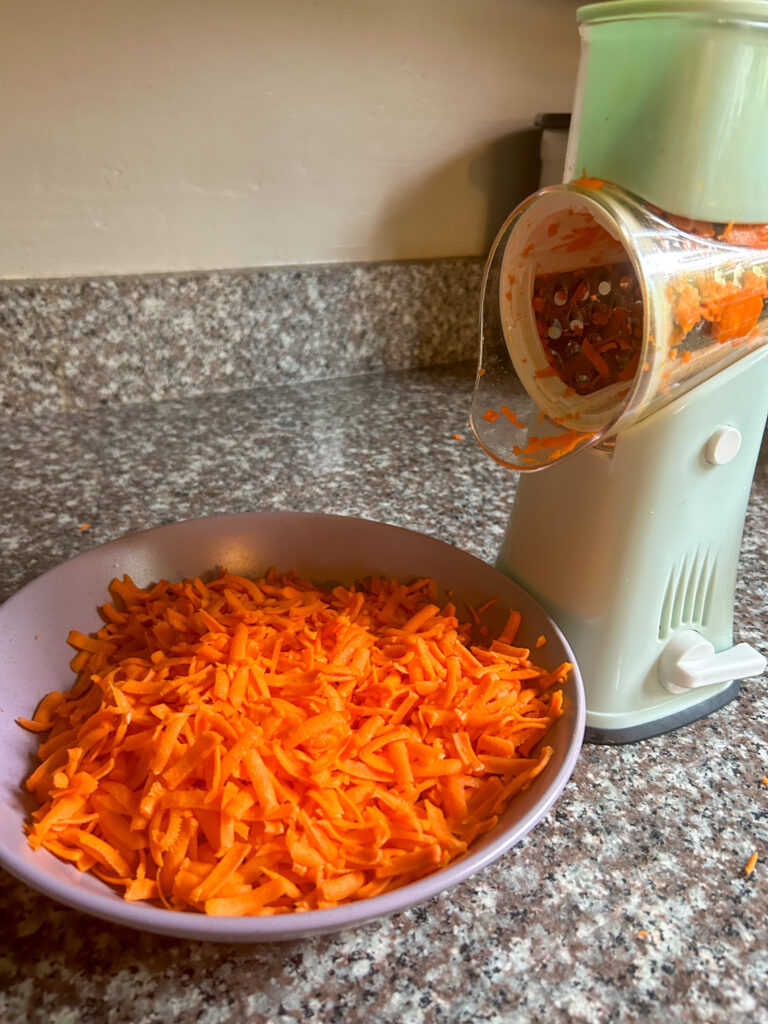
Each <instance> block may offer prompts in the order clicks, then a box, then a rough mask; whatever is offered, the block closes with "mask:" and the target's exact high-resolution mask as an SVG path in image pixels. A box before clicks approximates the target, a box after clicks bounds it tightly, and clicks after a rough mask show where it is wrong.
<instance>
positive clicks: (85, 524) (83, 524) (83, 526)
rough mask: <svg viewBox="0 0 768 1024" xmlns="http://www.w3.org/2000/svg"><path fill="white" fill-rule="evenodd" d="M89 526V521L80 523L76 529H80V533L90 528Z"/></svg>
mask: <svg viewBox="0 0 768 1024" xmlns="http://www.w3.org/2000/svg"><path fill="white" fill-rule="evenodd" d="M90 528H91V524H90V523H80V525H79V526H78V530H79V531H80V533H85V531H86V530H90Z"/></svg>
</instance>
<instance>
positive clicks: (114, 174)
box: [0, 0, 578, 278]
mask: <svg viewBox="0 0 768 1024" xmlns="http://www.w3.org/2000/svg"><path fill="white" fill-rule="evenodd" d="M575 9H576V2H575V0H0V278H16V277H46V276H61V275H77V274H99V273H132V272H144V271H158V270H159V271H163V270H187V269H209V268H219V267H221V268H223V267H243V266H259V265H270V264H286V263H304V262H333V261H350V260H379V259H401V258H414V257H435V256H458V255H468V254H479V253H480V252H482V251H484V250H485V248H486V246H487V243H488V237H489V233H490V232H491V230H492V228H493V227H495V226H496V224H497V222H498V219H499V218H500V217H501V216H502V215H503V212H504V210H505V208H506V205H507V204H508V203H510V202H514V201H516V199H517V198H518V193H519V192H520V190H521V189H525V188H527V186H528V184H529V182H530V178H531V168H532V154H533V148H534V146H533V144H532V141H531V136H530V135H528V136H526V135H525V134H522V135H519V134H516V133H518V132H519V131H520V129H523V128H525V127H526V126H527V125H529V124H530V122H531V118H532V116H533V115H534V114H535V113H536V112H537V111H539V110H560V109H570V101H571V93H572V89H573V82H574V78H575V70H576V61H577V56H578V36H577V32H576V27H575Z"/></svg>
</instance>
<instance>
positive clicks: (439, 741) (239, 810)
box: [20, 571, 571, 915]
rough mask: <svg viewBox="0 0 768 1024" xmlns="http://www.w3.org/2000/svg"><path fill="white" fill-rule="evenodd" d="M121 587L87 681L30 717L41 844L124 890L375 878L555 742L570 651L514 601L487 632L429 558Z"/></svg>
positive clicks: (436, 839) (523, 771)
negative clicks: (526, 623) (336, 574)
mask: <svg viewBox="0 0 768 1024" xmlns="http://www.w3.org/2000/svg"><path fill="white" fill-rule="evenodd" d="M110 591H111V595H112V599H113V600H112V603H107V604H105V605H103V606H102V608H101V609H100V612H101V616H102V618H103V620H104V625H103V626H102V627H101V629H100V630H99V631H98V633H96V634H95V635H91V636H87V635H85V634H83V633H81V632H79V631H77V630H73V631H72V632H71V633H70V635H69V643H70V644H71V645H72V646H73V647H74V648H75V649H76V650H77V654H76V655H75V657H74V659H73V661H72V667H73V669H74V670H75V671H76V672H77V679H76V681H75V684H74V686H73V687H72V689H71V690H70V691H69V692H68V693H59V692H54V693H50V694H48V695H47V696H46V697H45V698H44V699H43V701H42V702H41V703H40V705H39V706H38V708H37V711H36V713H35V715H34V716H33V718H32V719H31V720H29V721H27V720H20V724H22V725H24V726H25V727H27V728H31V729H32V730H34V731H38V732H47V733H48V736H47V738H45V739H44V740H43V742H42V743H41V744H40V747H39V751H38V754H39V759H40V763H39V765H38V767H37V768H36V769H35V770H34V771H33V772H32V774H31V775H30V776H29V778H28V779H27V788H28V789H29V790H30V791H31V792H32V793H33V794H34V795H35V797H36V798H37V799H38V801H39V803H40V806H39V808H38V809H37V810H36V811H34V812H33V814H32V816H31V821H30V823H29V825H28V838H29V843H30V845H31V846H32V847H33V848H35V849H38V848H40V847H44V848H45V849H47V850H49V851H50V852H51V853H53V854H55V855H56V856H57V857H60V858H61V859H63V860H65V861H68V862H71V863H73V864H74V865H75V866H76V867H77V868H79V869H80V870H81V871H91V872H93V873H94V874H95V875H97V876H98V877H99V878H101V879H102V880H103V881H105V882H107V883H109V884H110V885H113V886H115V887H117V888H118V889H119V890H120V891H121V892H122V893H123V894H124V896H125V898H126V899H128V900H151V901H156V902H160V903H162V904H163V905H165V906H166V907H169V908H172V909H177V910H195V911H200V912H204V913H207V914H216V915H252V914H284V913H289V912H292V911H306V910H312V909H318V908H324V907H332V906H335V905H336V904H338V903H341V902H345V901H349V900H358V899H364V898H366V897H372V896H376V895H378V894H380V893H383V892H385V891H387V890H389V889H392V888H395V887H398V886H401V885H405V884H407V883H409V882H412V881H415V880H416V879H418V878H420V877H422V876H423V875H425V874H428V873H430V872H433V871H435V870H437V869H439V868H441V867H443V866H444V865H445V864H447V863H448V862H449V861H450V860H452V859H453V858H455V857H457V856H460V855H461V854H462V853H463V852H464V851H465V850H466V849H467V847H468V846H469V844H470V843H472V842H473V840H474V839H476V838H477V837H478V836H480V835H482V834H483V833H485V832H487V831H488V830H489V829H491V828H493V827H494V825H495V824H496V823H497V821H498V820H499V816H500V815H501V814H502V813H503V811H504V809H505V807H506V806H507V805H508V803H509V801H510V800H511V799H512V798H513V797H514V795H515V794H516V793H519V792H521V791H522V790H524V789H526V788H527V787H528V785H530V783H531V781H532V780H533V779H534V778H535V777H536V776H537V775H538V774H539V773H540V772H541V771H542V770H543V769H544V767H545V766H546V764H547V762H548V761H549V759H550V757H551V756H552V753H553V751H552V748H551V747H548V746H544V747H543V748H540V747H537V744H538V742H539V740H541V738H542V737H543V736H545V734H546V733H547V730H548V729H549V727H550V725H551V724H552V722H553V721H554V720H555V719H556V718H557V717H558V716H559V715H560V714H561V713H562V701H563V698H562V692H561V691H560V690H558V689H554V690H553V689H552V688H553V687H555V686H557V685H558V684H560V683H562V682H564V681H565V679H566V678H567V676H568V673H569V671H570V668H571V666H570V665H569V664H567V663H565V664H563V665H561V666H559V667H558V668H557V669H555V670H554V671H551V672H546V671H544V670H543V669H541V668H539V667H537V666H536V665H534V664H533V663H532V662H531V661H530V658H529V655H530V651H529V650H527V649H526V648H523V647H517V646H513V641H514V640H515V637H516V634H517V630H518V627H519V625H520V616H519V614H518V613H517V612H515V611H512V612H511V613H510V615H509V618H508V620H507V623H506V625H505V627H504V630H503V631H502V634H501V636H500V638H499V639H498V640H495V641H493V642H491V643H490V645H488V646H486V647H480V646H476V645H474V644H473V643H472V642H471V639H470V633H471V627H470V626H469V625H461V624H460V623H459V620H458V618H457V615H456V609H455V607H454V606H453V605H452V604H450V603H449V604H446V605H445V606H444V607H442V608H440V607H439V606H438V605H437V604H436V603H435V601H436V597H437V591H436V587H435V584H434V583H433V582H432V581H431V580H427V579H422V580H417V581H416V582H414V583H411V584H402V583H399V582H398V581H397V580H383V579H377V578H373V579H369V580H366V581H363V582H360V583H356V584H353V585H352V586H350V587H343V586H335V587H332V588H330V589H325V590H324V589H322V588H318V587H316V586H314V585H313V584H312V583H309V582H308V581H306V580H303V579H301V578H299V577H298V576H296V575H295V574H292V573H288V574H284V575H276V574H275V573H274V572H272V571H270V572H269V573H268V574H267V575H266V576H265V577H263V578H261V579H258V580H251V579H247V578H245V577H242V576H236V575H232V574H230V573H228V572H226V571H222V572H221V573H220V574H219V575H218V577H217V578H216V579H214V580H212V581H211V582H208V583H205V582H203V581H202V580H201V579H199V578H195V579H188V580H184V581H183V582H180V583H169V582H168V581H161V582H159V583H157V584H155V585H154V586H152V587H149V588H147V589H140V588H139V587H137V586H136V585H135V584H134V582H133V581H132V580H131V579H130V577H127V576H126V577H124V578H123V580H113V581H112V584H111V586H110ZM534 748H535V751H534Z"/></svg>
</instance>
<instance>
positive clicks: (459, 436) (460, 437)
mask: <svg viewBox="0 0 768 1024" xmlns="http://www.w3.org/2000/svg"><path fill="white" fill-rule="evenodd" d="M453 440H454V441H463V440H464V435H463V434H454V435H453Z"/></svg>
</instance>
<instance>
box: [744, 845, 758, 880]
mask: <svg viewBox="0 0 768 1024" xmlns="http://www.w3.org/2000/svg"><path fill="white" fill-rule="evenodd" d="M757 859H758V853H757V850H755V852H754V853H753V854H752V856H751V857H750V858H749V860H748V861H747V863H746V864H745V865H744V873H745V874H747V875H751V874H752V872H753V871H754V870H755V865H756V864H757Z"/></svg>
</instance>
